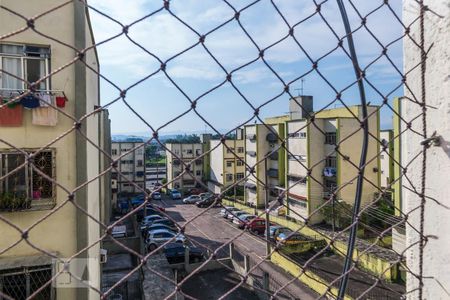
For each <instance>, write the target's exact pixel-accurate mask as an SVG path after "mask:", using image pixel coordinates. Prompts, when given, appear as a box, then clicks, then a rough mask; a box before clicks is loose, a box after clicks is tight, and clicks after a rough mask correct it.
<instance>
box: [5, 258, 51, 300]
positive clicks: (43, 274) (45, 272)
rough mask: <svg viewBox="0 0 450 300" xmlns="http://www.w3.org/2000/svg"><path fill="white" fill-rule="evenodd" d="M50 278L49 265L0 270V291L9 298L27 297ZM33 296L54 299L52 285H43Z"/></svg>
mask: <svg viewBox="0 0 450 300" xmlns="http://www.w3.org/2000/svg"><path fill="white" fill-rule="evenodd" d="M51 280H52V267H51V266H50V265H44V266H33V267H22V268H16V269H8V270H2V271H0V292H1V294H2V295H7V296H9V297H10V298H11V299H25V298H27V299H28V298H29V297H30V296H31V295H33V294H34V293H35V292H36V291H37V290H39V289H40V288H42V287H43V283H46V282H50V281H51ZM33 298H34V299H49V300H52V299H55V293H54V292H53V288H52V285H51V284H50V285H47V286H46V287H43V288H42V290H40V291H39V292H38V293H37V294H36V295H34V297H33ZM2 299H3V297H2Z"/></svg>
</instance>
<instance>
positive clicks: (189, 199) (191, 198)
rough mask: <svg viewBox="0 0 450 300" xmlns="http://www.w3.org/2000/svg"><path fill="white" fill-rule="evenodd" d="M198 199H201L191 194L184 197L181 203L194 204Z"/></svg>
mask: <svg viewBox="0 0 450 300" xmlns="http://www.w3.org/2000/svg"><path fill="white" fill-rule="evenodd" d="M200 200H202V198H201V197H200V196H199V195H191V196H189V197H187V198H184V199H183V203H184V204H195V203H197V202H198V201H200Z"/></svg>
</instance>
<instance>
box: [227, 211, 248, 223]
mask: <svg viewBox="0 0 450 300" xmlns="http://www.w3.org/2000/svg"><path fill="white" fill-rule="evenodd" d="M242 215H248V212H246V211H241V210H237V211H233V212H231V213H229V214H228V215H227V219H228V220H229V221H230V222H233V220H234V219H238V218H239V217H240V216H242Z"/></svg>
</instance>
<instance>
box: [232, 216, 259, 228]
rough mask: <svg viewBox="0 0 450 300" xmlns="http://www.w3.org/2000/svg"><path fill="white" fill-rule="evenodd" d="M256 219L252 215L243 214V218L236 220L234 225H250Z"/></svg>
mask: <svg viewBox="0 0 450 300" xmlns="http://www.w3.org/2000/svg"><path fill="white" fill-rule="evenodd" d="M254 218H256V216H255V215H251V214H243V215H241V216H239V218H235V219H233V223H234V224H236V225H241V224H242V223H248V222H250V221H251V220H253V219H254Z"/></svg>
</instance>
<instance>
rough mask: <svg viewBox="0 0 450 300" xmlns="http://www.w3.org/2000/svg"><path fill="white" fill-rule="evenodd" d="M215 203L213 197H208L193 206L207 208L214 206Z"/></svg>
mask: <svg viewBox="0 0 450 300" xmlns="http://www.w3.org/2000/svg"><path fill="white" fill-rule="evenodd" d="M215 201H216V198H215V197H209V198H206V199H203V200H200V201H198V202H197V203H195V205H197V206H198V207H208V206H211V205H212V204H214V202H215Z"/></svg>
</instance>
